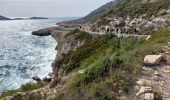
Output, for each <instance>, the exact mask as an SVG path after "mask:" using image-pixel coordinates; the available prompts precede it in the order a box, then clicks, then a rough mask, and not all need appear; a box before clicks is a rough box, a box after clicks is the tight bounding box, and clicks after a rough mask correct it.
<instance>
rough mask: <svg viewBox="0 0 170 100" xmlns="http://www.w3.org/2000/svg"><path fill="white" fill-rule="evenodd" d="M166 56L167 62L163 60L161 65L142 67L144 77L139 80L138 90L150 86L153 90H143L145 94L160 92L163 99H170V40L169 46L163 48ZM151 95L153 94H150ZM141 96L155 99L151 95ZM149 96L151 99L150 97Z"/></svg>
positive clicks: (150, 99) (151, 99)
mask: <svg viewBox="0 0 170 100" xmlns="http://www.w3.org/2000/svg"><path fill="white" fill-rule="evenodd" d="M163 50H164V52H165V56H166V62H162V63H160V64H159V65H154V66H145V67H143V68H142V77H141V78H140V79H139V81H137V82H136V83H137V87H138V89H137V90H138V91H139V92H140V90H141V87H142V86H145V87H150V88H152V92H151V91H146V90H147V89H146V90H145V92H144V91H142V92H143V93H141V94H142V95H143V94H146V93H150V94H154V93H158V94H159V95H161V96H162V99H163V100H170V58H169V57H170V42H168V44H167V46H165V47H164V48H163ZM139 92H138V93H139ZM149 96H151V95H149ZM149 96H148V97H147V96H143V97H142V96H141V98H147V99H146V100H154V99H153V98H151V97H149ZM141 98H140V99H136V100H144V99H141ZM148 98H149V99H148Z"/></svg>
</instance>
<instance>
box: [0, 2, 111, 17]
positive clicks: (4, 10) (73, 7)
mask: <svg viewBox="0 0 170 100" xmlns="http://www.w3.org/2000/svg"><path fill="white" fill-rule="evenodd" d="M109 1H112V0H0V14H1V15H4V16H7V17H31V16H44V17H81V16H85V15H87V14H88V13H90V12H91V11H93V10H95V9H96V8H98V7H100V6H101V5H103V4H105V3H107V2H109Z"/></svg>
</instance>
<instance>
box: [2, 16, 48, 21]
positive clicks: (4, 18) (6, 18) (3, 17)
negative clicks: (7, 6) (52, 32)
mask: <svg viewBox="0 0 170 100" xmlns="http://www.w3.org/2000/svg"><path fill="white" fill-rule="evenodd" d="M29 19H49V18H46V17H30V18H8V17H5V16H2V15H0V20H29Z"/></svg>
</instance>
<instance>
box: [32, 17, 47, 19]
mask: <svg viewBox="0 0 170 100" xmlns="http://www.w3.org/2000/svg"><path fill="white" fill-rule="evenodd" d="M29 19H48V18H46V17H30V18H29Z"/></svg>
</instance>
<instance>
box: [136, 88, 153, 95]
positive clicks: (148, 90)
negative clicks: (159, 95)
mask: <svg viewBox="0 0 170 100" xmlns="http://www.w3.org/2000/svg"><path fill="white" fill-rule="evenodd" d="M151 92H152V88H151V87H145V86H142V87H141V88H140V90H139V92H138V93H137V94H136V96H137V97H138V96H140V95H142V94H145V93H151Z"/></svg>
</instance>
